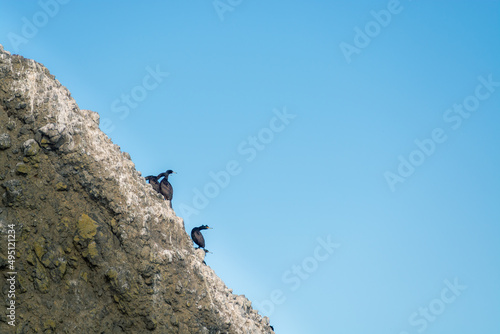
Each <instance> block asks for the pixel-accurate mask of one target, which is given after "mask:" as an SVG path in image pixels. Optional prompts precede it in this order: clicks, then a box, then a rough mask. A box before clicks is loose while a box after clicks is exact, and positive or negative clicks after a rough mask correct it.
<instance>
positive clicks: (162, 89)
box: [0, 0, 500, 334]
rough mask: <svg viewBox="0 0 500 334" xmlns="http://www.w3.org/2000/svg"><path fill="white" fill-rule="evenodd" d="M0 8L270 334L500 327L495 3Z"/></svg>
mask: <svg viewBox="0 0 500 334" xmlns="http://www.w3.org/2000/svg"><path fill="white" fill-rule="evenodd" d="M0 9H1V11H0V37H1V39H0V43H1V44H3V46H4V48H5V49H6V50H8V51H11V52H13V53H19V54H21V55H23V56H25V57H27V58H33V59H35V60H36V61H38V62H41V63H43V64H44V65H45V66H46V67H48V68H49V70H50V71H51V73H52V74H54V75H55V76H56V78H57V79H58V80H59V81H60V82H61V83H62V84H63V85H65V86H66V87H68V89H69V90H70V91H71V93H72V96H73V97H74V98H75V99H76V101H77V103H78V105H79V106H80V108H82V109H90V110H94V111H97V112H99V114H100V115H101V128H102V129H103V131H105V132H106V133H107V134H108V135H109V136H110V137H111V138H112V140H113V142H114V143H116V144H117V145H119V146H121V148H122V150H124V151H126V152H129V153H130V155H131V157H132V160H133V161H134V163H135V164H136V167H137V169H138V170H140V171H141V172H142V173H143V175H149V174H158V173H160V172H162V171H165V170H166V169H173V170H174V171H176V172H177V173H178V174H177V175H173V176H171V178H170V179H171V183H172V184H173V186H174V200H173V207H174V209H175V210H176V213H177V214H178V215H180V216H182V217H184V219H185V225H186V230H187V231H188V232H189V231H190V230H191V228H192V227H194V226H199V225H202V224H208V225H210V226H212V227H214V229H213V230H209V231H206V232H204V235H205V239H206V244H207V248H208V249H209V250H210V251H212V252H213V253H214V254H210V255H209V256H208V257H207V263H208V264H209V265H210V266H211V267H212V268H213V269H214V270H215V271H216V272H217V274H218V275H219V276H220V277H221V278H222V279H223V280H224V281H225V282H226V284H227V285H228V286H229V287H230V288H233V289H234V292H235V293H238V294H245V295H246V296H247V297H248V298H249V299H250V300H252V301H253V302H254V306H255V305H257V308H259V310H260V311H261V313H262V314H264V315H268V316H270V318H271V324H272V325H273V326H274V327H275V330H276V332H277V333H291V334H295V333H349V334H358V333H359V334H361V333H375V334H378V333H380V334H382V333H384V334H385V333H395V334H405V333H406V334H413V333H429V334H431V333H439V334H442V333H455V334H456V333H498V332H500V322H499V321H498V319H499V318H500V289H499V283H500V209H499V207H500V206H499V205H498V204H499V199H500V193H499V189H500V177H499V174H498V170H499V167H500V161H499V149H498V147H499V144H500V128H499V127H500V115H499V113H498V111H499V107H500V62H499V61H498V59H500V2H499V1H460V2H455V1H440V2H435V1H432V2H431V1H415V0H414V1H410V0H401V1H399V2H398V1H394V0H391V1H385V0H384V1H357V2H355V3H352V2H349V1H332V2H327V1H324V2H319V1H315V2H307V1H298V0H296V1H287V2H278V1H274V2H269V1H245V0H220V1H195V2H193V3H190V4H188V3H187V2H183V1H150V2H148V3H147V5H146V4H139V2H131V1H128V2H123V1H106V2H102V1H85V2H77V1H62V0H59V2H57V1H56V0H45V1H44V0H42V1H40V2H35V1H33V2H20V1H10V2H7V1H2V3H1V4H0ZM278 115H279V116H278ZM213 175H216V177H215V178H216V179H218V180H217V182H216V181H215V180H214V177H213Z"/></svg>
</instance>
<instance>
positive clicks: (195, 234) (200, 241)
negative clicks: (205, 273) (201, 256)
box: [191, 225, 211, 253]
mask: <svg viewBox="0 0 500 334" xmlns="http://www.w3.org/2000/svg"><path fill="white" fill-rule="evenodd" d="M207 229H211V227H208V225H201V226H198V227H195V228H193V229H192V230H191V239H193V241H194V243H195V244H197V245H198V248H202V249H203V250H204V251H205V253H208V250H206V249H205V238H203V235H202V234H201V232H200V231H201V230H207Z"/></svg>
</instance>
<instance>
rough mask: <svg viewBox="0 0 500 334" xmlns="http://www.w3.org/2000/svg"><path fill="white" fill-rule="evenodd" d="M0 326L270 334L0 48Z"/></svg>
mask: <svg viewBox="0 0 500 334" xmlns="http://www.w3.org/2000/svg"><path fill="white" fill-rule="evenodd" d="M0 197H1V198H0V200H1V206H0V230H1V234H2V235H1V240H0V270H1V271H2V273H3V276H4V277H2V279H3V283H2V289H1V296H2V300H3V301H4V303H3V305H4V307H5V308H6V307H7V305H8V304H7V302H8V301H9V299H8V298H7V294H8V289H9V287H8V284H7V283H6V278H7V277H6V276H7V274H6V273H7V272H8V271H9V268H8V259H7V233H8V225H9V224H14V225H15V233H16V239H17V242H16V260H15V270H16V272H17V281H16V321H15V324H16V326H15V327H12V326H10V325H9V324H8V321H9V319H8V318H7V317H6V315H5V309H4V310H2V311H1V312H0V332H1V333H42V332H43V333H51V332H52V333H147V332H154V333H272V331H271V329H270V327H269V320H268V319H267V318H265V317H264V318H262V317H261V316H260V315H259V314H258V313H257V311H255V310H253V309H252V307H251V302H250V301H249V300H247V299H246V298H245V297H244V296H238V295H233V294H232V290H230V289H228V288H227V287H226V286H225V284H224V283H223V282H222V280H221V279H220V278H218V277H217V275H216V274H215V273H214V272H213V270H212V269H210V267H208V266H206V265H204V264H203V263H202V257H200V256H199V254H197V253H196V252H195V250H194V248H193V246H192V242H191V240H190V238H189V236H188V235H187V234H186V232H185V229H184V223H183V220H182V219H181V218H179V217H177V216H175V213H174V212H173V211H172V210H171V209H170V208H169V207H168V205H166V202H165V201H164V200H163V199H162V197H161V195H159V194H158V193H156V192H155V191H153V189H152V188H151V186H150V185H148V184H147V183H146V182H145V180H144V178H142V177H141V175H140V173H139V172H138V171H137V170H136V169H135V166H134V164H133V162H132V161H131V160H130V156H129V155H128V154H127V153H124V152H121V151H120V148H119V147H118V146H116V145H114V144H113V143H112V142H111V140H110V139H109V138H108V137H107V136H106V135H105V134H104V133H103V132H101V131H100V130H99V115H98V114H97V113H95V112H92V111H88V110H81V109H79V108H78V105H77V104H76V103H75V101H74V100H73V99H72V98H71V95H70V93H69V91H68V90H67V89H66V88H65V87H63V86H62V85H61V84H60V83H59V82H58V81H57V80H56V79H55V78H54V76H53V75H51V74H50V73H49V71H48V70H47V69H46V68H45V67H44V66H43V65H41V64H39V63H36V62H35V61H33V60H30V59H25V58H23V57H21V56H17V55H11V54H10V53H8V52H6V51H4V50H3V47H1V46H0Z"/></svg>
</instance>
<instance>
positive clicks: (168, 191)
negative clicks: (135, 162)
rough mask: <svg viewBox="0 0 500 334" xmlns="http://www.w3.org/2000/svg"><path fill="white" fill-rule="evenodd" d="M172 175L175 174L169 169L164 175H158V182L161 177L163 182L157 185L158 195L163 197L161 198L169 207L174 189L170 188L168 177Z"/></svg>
mask: <svg viewBox="0 0 500 334" xmlns="http://www.w3.org/2000/svg"><path fill="white" fill-rule="evenodd" d="M172 173H175V172H174V171H173V170H171V169H169V170H167V171H166V172H165V173H161V174H160V175H158V180H159V179H160V178H162V177H164V178H163V180H161V182H160V184H159V190H158V191H159V193H160V194H162V195H163V197H164V198H165V199H166V200H167V201H169V205H170V207H172V198H173V197H174V188H172V185H171V184H170V182H168V176H169V175H170V174H172Z"/></svg>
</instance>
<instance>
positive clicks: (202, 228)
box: [200, 225, 212, 230]
mask: <svg viewBox="0 0 500 334" xmlns="http://www.w3.org/2000/svg"><path fill="white" fill-rule="evenodd" d="M208 229H212V228H211V227H208V225H201V226H200V230H208Z"/></svg>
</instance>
